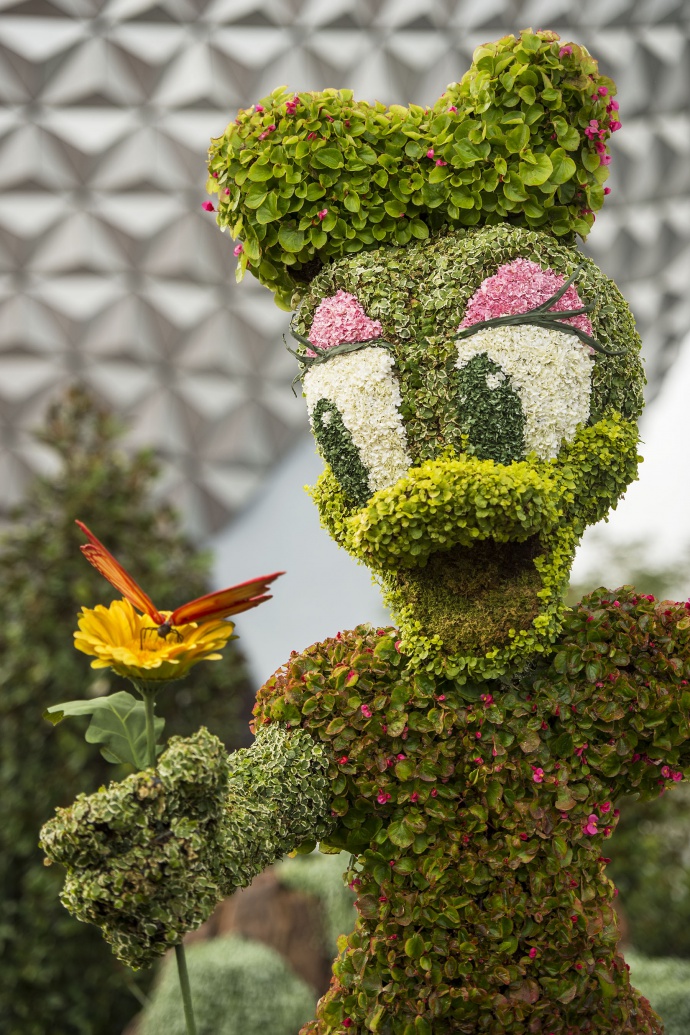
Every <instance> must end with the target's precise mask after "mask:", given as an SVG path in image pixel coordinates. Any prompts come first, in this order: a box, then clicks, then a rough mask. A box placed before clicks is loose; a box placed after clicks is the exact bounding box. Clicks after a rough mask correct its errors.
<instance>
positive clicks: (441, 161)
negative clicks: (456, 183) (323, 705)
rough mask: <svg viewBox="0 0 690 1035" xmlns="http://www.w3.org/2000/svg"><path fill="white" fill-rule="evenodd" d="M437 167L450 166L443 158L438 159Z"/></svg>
mask: <svg viewBox="0 0 690 1035" xmlns="http://www.w3.org/2000/svg"><path fill="white" fill-rule="evenodd" d="M436 165H448V162H444V161H443V159H442V158H437V159H436Z"/></svg>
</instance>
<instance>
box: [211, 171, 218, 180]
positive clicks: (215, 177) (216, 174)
mask: <svg viewBox="0 0 690 1035" xmlns="http://www.w3.org/2000/svg"><path fill="white" fill-rule="evenodd" d="M211 176H212V177H213V179H214V180H217V179H218V173H215V172H214V173H211Z"/></svg>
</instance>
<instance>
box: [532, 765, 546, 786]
mask: <svg viewBox="0 0 690 1035" xmlns="http://www.w3.org/2000/svg"><path fill="white" fill-rule="evenodd" d="M532 779H533V780H534V782H535V783H543V781H544V770H543V769H540V768H539V766H534V765H533V766H532Z"/></svg>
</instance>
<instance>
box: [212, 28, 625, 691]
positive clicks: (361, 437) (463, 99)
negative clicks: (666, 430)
mask: <svg viewBox="0 0 690 1035" xmlns="http://www.w3.org/2000/svg"><path fill="white" fill-rule="evenodd" d="M613 89H614V88H613V84H611V83H610V82H609V81H607V80H601V79H600V78H598V77H597V73H596V65H595V64H594V62H593V61H592V59H591V58H590V57H589V55H587V53H586V51H584V50H582V49H581V48H578V47H576V46H575V45H574V44H573V45H571V44H568V45H565V46H561V45H560V44H559V42H558V40H557V37H555V36H554V34H551V33H537V34H533V33H529V32H525V33H523V34H521V37H520V38H519V39H515V38H514V37H507V38H506V39H504V40H501V41H499V43H496V44H491V45H487V46H486V47H483V48H480V50H479V51H478V52H477V53H476V54H475V62H474V64H473V66H472V68H471V69H470V72H469V73H468V74H467V76H465V78H464V79H463V80H462V82H461V83H460V84H457V85H455V86H452V87H449V90H448V92H447V94H446V95H445V96H444V98H442V100H441V101H440V102H439V104H438V105H437V106H436V109H435V110H434V111H431V112H427V111H424V110H422V109H415V108H413V107H411V108H410V109H401V108H391V109H389V110H388V111H386V110H385V109H383V108H380V107H378V108H376V107H374V108H369V107H368V106H364V107H362V106H360V107H356V106H353V103H352V101H351V98H349V96H348V97H347V98H346V97H344V95H342V94H329V93H326V94H324V95H319V98H318V99H316V97H315V95H311V99H310V100H306V99H305V98H302V97H295V98H293V100H292V101H290V102H289V109H290V110H289V113H287V114H285V120H286V121H287V120H288V119H292V120H293V122H294V120H297V122H298V123H299V119H298V114H299V112H300V110H301V108H302V107H303V106H304V107H305V108H307V107H308V106H309V105H312V107H310V108H309V111H308V113H307V114H308V115H309V117H308V118H306V120H305V121H304V123H303V124H302V123H299V125H298V126H297V125H293V123H291V125H292V128H293V129H295V128H297V129H299V132H302V130H304V131H306V130H308V132H307V133H306V137H305V138H304V139H302V138H301V137H300V136H299V133H293V136H289V135H288V130H287V128H285V127H284V126H283V123H282V122H279V121H276V116H274V115H273V114H272V115H271V116H270V117H271V119H272V120H273V121H271V122H270V123H269V125H268V126H267V127H266V128H264V129H262V130H261V132H260V133H259V135H258V136H259V137H263V139H264V140H266V139H268V137H269V136H271V134H275V133H279V132H280V133H282V134H283V136H282V138H281V140H282V142H281V144H280V147H281V149H282V150H281V151H280V152H273V151H271V152H270V153H269V154H262V155H261V157H257V156H256V155H253V154H252V147H253V145H251V146H250V147H249V149H248V150H249V152H250V153H249V154H247V153H246V152H247V147H244V146H238V147H237V148H236V150H234V151H232V146H234V145H232V141H233V140H235V138H236V137H237V135H238V134H237V133H236V132H233V133H231V134H230V137H229V138H226V143H227V142H228V141H230V145H229V146H228V147H227V148H226V150H225V151H223V148H222V147H216V149H215V151H214V153H213V156H214V157H213V158H212V171H217V170H215V169H214V165H213V162H215V161H218V160H219V159H220V157H221V155H222V156H223V162H222V163H221V165H220V169H221V171H220V172H219V175H218V184H219V186H222V184H223V180H222V175H226V174H228V170H230V171H231V176H232V177H234V183H235V188H234V193H233V188H232V187H226V188H224V189H226V190H230V194H229V195H227V197H228V198H229V199H230V201H229V204H230V205H233V206H235V211H236V212H237V213H239V215H238V217H237V218H238V222H237V223H236V224H235V229H236V230H237V228H238V226H239V227H240V228H241V233H242V234H243V236H244V239H245V242H248V241H249V240H250V231H249V230H248V228H249V227H250V226H253V225H254V224H253V223H252V221H251V219H249V218H248V216H247V212H248V211H249V210H251V206H252V205H253V204H258V208H257V209H254V210H252V211H255V212H257V213H260V212H261V210H262V208H263V206H264V205H266V206H277V207H278V209H279V210H281V211H282V212H283V214H284V218H283V216H281V217H280V220H279V225H277V226H273V227H272V226H271V223H272V220H270V219H269V218H268V217H269V216H270V212H268V211H266V212H265V213H263V214H262V215H261V220H265V222H264V223H261V225H262V226H263V227H264V229H263V230H260V231H258V232H257V241H258V242H260V243H256V245H254V244H252V245H251V246H250V248H247V249H246V252H245V253H243V254H244V261H246V263H247V264H248V268H249V267H251V268H253V270H254V271H255V272H258V274H259V276H260V277H261V278H263V279H264V280H266V281H267V282H268V281H270V280H271V278H273V281H272V284H273V286H274V287H275V288H276V290H277V292H278V293H279V294H280V293H281V292H284V294H283V298H282V300H283V301H285V299H286V297H287V290H288V286H289V287H290V288H292V287H293V286H294V285H296V284H298V285H299V288H298V290H297V292H296V293H295V294H294V296H293V302H294V303H295V304H298V305H299V309H298V313H297V315H296V318H295V320H294V321H293V330H294V333H295V336H296V338H297V341H298V342H299V343H300V344H299V346H298V349H297V352H298V355H299V358H300V359H301V363H302V374H303V386H304V389H305V394H306V397H307V403H308V408H309V413H310V419H311V423H312V427H313V430H314V432H315V435H316V438H317V441H318V444H319V448H320V451H321V452H322V454H323V456H324V459H325V460H326V463H327V468H326V471H325V473H324V475H323V476H322V478H321V479H320V481H319V483H318V485H317V486H316V488H315V490H314V496H315V499H316V502H317V504H318V506H319V509H320V511H321V516H322V519H323V521H324V524H325V525H326V526H327V528H328V529H329V531H330V532H331V534H332V535H333V536H334V538H335V539H336V540H337V541H338V542H339V543H340V544H341V545H343V546H344V547H345V548H346V549H347V550H348V551H349V552H350V553H352V554H353V556H355V557H356V558H357V559H358V560H360V561H362V562H364V563H365V564H367V565H368V566H369V567H370V568H371V569H372V570H373V571H374V572H375V574H376V575H377V576H378V577H379V578H380V580H381V582H382V583H383V585H384V588H385V590H386V592H387V595H388V601H389V603H390V604H391V605H392V607H393V610H394V612H395V614H396V617H397V619H398V620H399V622H400V627H401V636H402V641H403V649H404V650H407V651H409V652H411V653H413V654H414V656H415V658H416V661H417V663H425V664H427V665H428V666H429V667H431V668H433V669H435V670H436V671H443V672H445V673H447V674H450V675H458V674H460V673H464V674H465V676H466V675H467V674H468V673H469V674H472V673H474V674H476V675H479V676H483V677H490V676H496V675H499V674H501V673H502V672H504V671H506V669H507V668H508V667H509V666H510V665H512V664H514V663H515V662H516V661H518V660H524V658H525V657H526V656H527V655H529V654H530V653H533V652H534V651H536V650H543V649H544V648H545V647H546V646H547V645H548V644H549V643H551V642H552V641H553V640H554V638H555V636H556V634H557V631H558V628H559V615H560V612H561V610H562V603H561V594H562V590H563V587H564V583H565V582H566V581H567V576H568V571H569V566H570V563H571V560H572V556H573V552H574V548H575V545H576V543H577V540H578V537H579V536H580V534H581V533H582V531H583V529H584V527H585V526H586V525H587V524H588V523H590V522H592V521H596V520H599V519H600V518H601V517H603V516H604V515H605V514H606V513H607V511H608V509H609V508H610V507H611V506H615V503H616V501H617V499H618V497H619V495H620V494H621V492H622V491H623V489H624V488H625V486H626V485H627V484H628V482H629V481H630V480H631V479H632V478H633V477H634V476H635V470H636V463H637V453H636V443H637V433H636V428H635V420H636V418H637V415H638V413H639V411H640V408H641V388H642V383H643V377H642V373H641V369H640V366H639V361H638V357H637V352H638V350H639V339H638V338H637V335H636V333H635V329H634V322H633V320H632V317H631V314H630V311H629V309H628V307H627V306H626V304H625V302H624V301H623V299H622V298H621V296H620V294H619V293H618V291H617V290H616V288H615V286H614V285H613V284H612V283H611V282H610V281H609V280H608V279H607V278H606V277H604V276H603V274H602V273H601V272H600V271H599V270H598V269H597V267H596V266H595V265H594V263H592V262H591V261H589V260H585V261H584V263H583V262H582V257H581V256H580V255H579V254H578V253H577V251H575V250H574V248H573V247H572V239H573V237H574V232H575V231H577V232H579V233H581V234H582V235H584V234H585V233H586V232H587V230H588V229H589V225H590V222H591V220H589V221H588V217H589V216H590V215H591V212H589V211H585V207H586V208H587V209H591V208H593V207H596V206H597V205H598V204H599V203H600V202H601V197H602V196H603V192H600V191H599V185H600V182H602V181H603V179H604V178H605V176H606V174H607V163H606V162H604V161H600V159H602V158H603V156H604V155H605V143H604V139H603V138H604V137H605V136H606V134H607V132H608V131H609V130H610V129H612V128H616V126H615V125H614V120H612V118H610V117H611V116H612V113H613V112H615V110H616V109H615V108H613V107H611V94H612V92H613ZM275 103H276V104H278V103H282V104H286V102H285V101H284V99H283V100H282V101H280V102H278V101H277V100H276V102H275ZM314 105H316V108H314V107H313V106H314ZM334 105H335V106H336V107H337V106H338V105H340V108H338V111H339V112H340V114H339V115H338V117H336V115H337V113H335V107H333V106H334ZM600 108H601V109H602V110H601V111H600V110H599V109H600ZM562 112H565V114H562ZM264 114H265V112H263V111H262V112H259V115H260V116H261V117H262V118H263V116H264ZM256 117H257V115H256V113H251V114H250V115H249V116H247V118H248V120H249V122H251V121H252V120H254V119H256ZM267 117H268V116H267ZM317 117H318V118H319V119H321V120H322V121H321V122H320V123H319V126H321V127H322V128H323V120H324V119H325V121H326V123H327V124H328V126H332V127H334V128H333V130H332V134H331V136H330V137H329V139H328V142H327V145H326V144H323V143H320V144H318V146H316V144H315V142H316V141H317V138H318V136H319V130H318V129H317V128H316V122H317ZM329 119H330V120H331V121H329ZM606 119H609V122H608V123H607V122H606ZM595 122H596V123H597V127H598V128H597V129H596V134H599V136H597V139H596V140H592V137H591V135H592V134H595V128H594V123H595ZM247 125H248V124H247V123H245V122H243V121H242V120H240V127H241V128H240V135H241V133H242V132H244V130H245V129H247ZM271 127H273V128H271ZM576 127H579V128H576ZM309 138H311V140H310V139H309ZM244 139H245V140H246V139H248V138H247V136H245V137H244ZM257 139H258V138H257ZM275 139H276V140H277V138H275ZM235 143H237V141H236V140H235ZM312 143H314V144H315V150H314V151H312V150H310V146H308V145H310V144H312ZM590 144H592V147H590ZM292 148H294V161H295V163H299V162H301V161H303V162H304V168H303V170H302V172H301V173H300V175H299V176H296V174H294V168H296V166H295V167H294V168H293V166H290V168H293V173H291V174H290V175H295V189H294V190H293V189H292V182H291V180H290V179H289V175H288V171H287V170H285V169H282V168H274V164H275V165H276V166H280V165H281V163H280V162H279V161H278V159H280V158H281V155H282V156H284V155H286V154H291V155H292V154H293V152H292V151H291V149H292ZM576 148H577V149H578V150H577V151H575V149H576ZM602 148H603V150H602ZM231 151H232V160H231V162H230V163H229V164H228V163H227V161H226V159H227V157H228V155H230V152H231ZM568 151H570V152H571V153H573V154H574V155H575V158H576V159H577V161H575V160H573V159H571V158H569V157H568V154H567V153H566V152H568ZM320 153H322V154H323V156H325V159H326V161H327V162H329V163H331V167H332V171H331V172H330V173H326V174H325V175H322V174H321V173H320V172H319V171H318V168H319V162H321V161H322V160H323V158H319V154H320ZM300 156H303V157H300ZM437 156H438V157H437ZM593 156H597V160H596V168H595V162H594V158H593ZM290 161H292V159H290ZM232 163H239V165H240V166H242V170H241V171H240V172H237V166H236V165H234V164H232ZM243 163H244V164H243ZM425 163H426V164H425ZM578 163H579V164H578ZM282 164H283V165H285V164H286V162H285V160H283V162H282ZM288 165H289V163H288ZM589 166H591V169H590V168H589ZM356 174H357V176H360V179H359V180H357V182H358V184H360V186H359V187H358V191H357V192H356V191H355V190H354V188H353V183H354V182H355V180H356V179H357V176H356ZM243 176H244V177H245V179H244V180H242V182H240V183H239V185H238V179H242V177H243ZM275 176H278V178H279V179H280V180H281V181H282V180H283V177H284V178H285V187H284V189H283V188H282V187H280V189H279V190H278V192H277V194H276V192H275V189H274V192H273V194H271V193H270V191H269V192H267V191H266V188H265V186H262V187H261V190H257V191H256V192H255V193H254V194H251V199H252V200H251V203H250V201H249V197H250V192H251V190H252V188H250V189H249V190H246V189H245V184H246V181H247V180H249V179H250V177H251V178H252V182H253V183H254V184H263V185H266V184H269V185H270V184H271V183H272V182H273V181H272V179H271V178H272V177H275ZM263 177H265V179H264V178H263ZM316 180H318V185H317V184H316V182H315V181H316ZM518 181H519V182H518ZM571 181H572V182H571ZM297 188H299V190H300V191H301V195H302V199H303V200H302V202H301V207H300V206H299V205H297V207H295V208H294V211H295V212H302V211H304V215H303V216H300V222H299V225H297V224H295V225H288V224H289V221H290V218H291V216H290V212H292V211H293V206H295V205H296V202H294V201H293V200H292V199H293V197H294V196H295V194H296V192H297ZM319 191H323V192H326V191H330V193H323V192H322V193H319ZM310 192H311V194H310ZM355 193H357V200H356V201H355V200H352V196H353V195H354V194H355ZM312 196H313V199H314V202H313V203H314V204H319V205H321V206H323V207H322V208H320V209H318V211H317V212H316V213H315V215H312V214H310V213H311V208H310V205H311V204H312V202H311V201H310V198H311V197H312ZM260 197H261V199H262V200H260V201H259V198H260ZM269 197H271V198H272V199H273V200H271V201H270V202H269V201H268V200H267V199H268V198H269ZM348 199H350V200H349V201H348ZM341 203H342V206H346V205H347V206H349V208H348V210H349V211H350V212H351V213H352V216H351V219H350V221H349V222H348V221H346V220H345V219H344V218H343V215H342V211H341V209H340V208H338V209H336V211H335V212H334V211H333V210H332V209H333V208H334V207H335V206H336V205H337V206H341ZM243 206H244V207H243ZM329 206H330V207H329ZM357 206H358V207H357ZM326 209H328V211H326ZM322 217H323V218H322ZM221 219H222V220H225V221H227V220H228V219H229V216H228V214H227V213H223V212H222V213H221ZM310 219H312V220H314V219H315V220H316V222H314V223H313V225H309V220H310ZM257 220H258V216H257ZM333 220H335V221H333ZM259 222H260V220H259ZM302 224H304V225H302ZM327 228H328V229H327ZM536 228H538V229H536ZM546 230H548V231H549V232H546ZM293 233H295V234H297V235H298V236H297V237H290V235H291V234H293ZM300 235H301V236H300ZM307 238H308V239H309V242H311V243H310V244H308V245H306V244H304V242H305V241H306V240H307ZM281 242H282V244H281ZM379 242H381V243H379ZM396 242H397V243H396ZM298 244H299V249H298V248H297V245H298ZM288 245H291V246H292V245H294V246H295V251H293V252H291V253H290V255H291V256H292V258H291V261H289V262H288V261H286V260H285V256H284V255H283V254H282V253H281V255H282V258H281V257H280V256H279V255H278V251H279V249H280V248H281V247H284V248H287V246H288ZM305 249H306V250H305ZM252 255H254V256H255V257H256V262H255V261H254V259H253V258H252ZM327 260H328V261H327ZM310 263H311V264H314V265H315V266H316V267H319V266H320V267H321V268H320V269H319V270H318V272H316V275H314V266H312V267H311V268H310V265H309V264H310ZM307 273H308V274H309V275H310V276H311V280H310V282H308V283H307V282H306V277H307ZM286 276H288V277H289V278H291V279H290V280H289V284H288V281H286V280H285V277H286ZM301 276H304V277H305V282H304V283H301V284H300V282H299V278H300V277H301ZM570 279H572V281H573V283H572V284H570V285H569V284H568V283H567V282H568V281H569V280H570ZM561 289H562V290H561ZM554 305H555V310H554V309H553V307H554ZM539 306H541V310H540V311H539V312H538V313H536V314H535V313H533V314H532V316H531V317H530V318H529V320H531V322H529V320H526V318H525V315H524V314H525V312H526V310H529V309H533V308H535V307H539ZM546 310H552V312H555V313H557V314H558V313H559V312H561V311H562V310H568V311H570V310H582V311H581V312H576V313H575V315H574V316H573V317H568V316H567V315H566V316H562V317H560V318H559V317H558V315H556V316H554V315H551V316H550V317H549V316H546V315H544V312H545V311H546ZM516 314H518V321H519V322H517V323H515V322H514V320H515V317H516ZM506 317H508V318H509V319H508V322H506ZM487 319H488V320H489V321H490V323H489V325H487V326H479V324H483V323H484V322H485V321H486V320H487ZM496 321H498V322H496ZM511 321H513V322H511Z"/></svg>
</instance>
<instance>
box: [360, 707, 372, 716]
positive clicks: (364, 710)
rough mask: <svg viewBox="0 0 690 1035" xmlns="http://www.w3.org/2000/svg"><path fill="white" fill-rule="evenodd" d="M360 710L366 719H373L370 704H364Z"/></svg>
mask: <svg viewBox="0 0 690 1035" xmlns="http://www.w3.org/2000/svg"><path fill="white" fill-rule="evenodd" d="M359 710H360V711H361V713H362V715H363V716H364V718H365V719H370V718H371V708H370V707H369V705H368V704H363V705H362V707H361V708H360V709H359Z"/></svg>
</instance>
